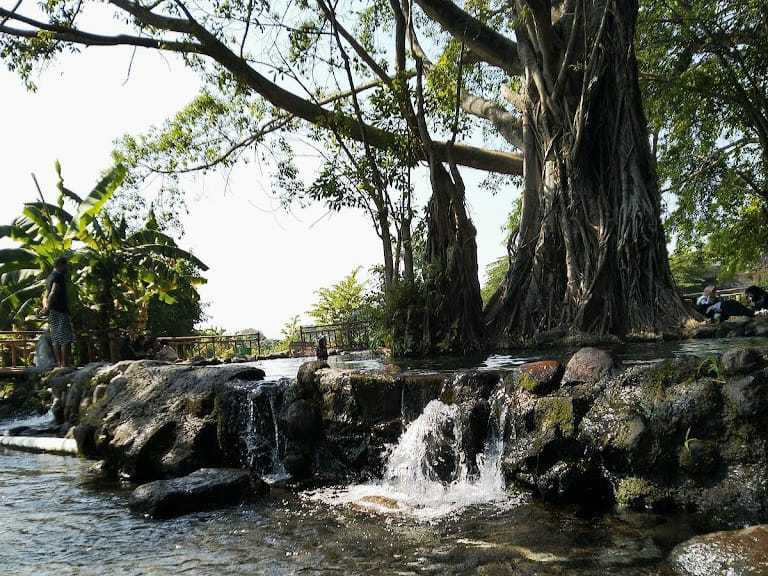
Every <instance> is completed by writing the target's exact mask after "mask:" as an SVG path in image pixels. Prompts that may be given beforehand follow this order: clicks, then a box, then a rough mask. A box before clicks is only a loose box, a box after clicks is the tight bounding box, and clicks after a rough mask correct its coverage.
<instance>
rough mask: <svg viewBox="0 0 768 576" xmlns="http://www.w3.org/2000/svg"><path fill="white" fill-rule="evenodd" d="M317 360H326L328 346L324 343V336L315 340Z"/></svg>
mask: <svg viewBox="0 0 768 576" xmlns="http://www.w3.org/2000/svg"><path fill="white" fill-rule="evenodd" d="M315 353H316V355H317V359H318V360H328V346H327V345H326V340H325V336H323V337H322V338H320V340H318V341H317V349H316V350H315Z"/></svg>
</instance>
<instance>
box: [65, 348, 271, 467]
mask: <svg viewBox="0 0 768 576" xmlns="http://www.w3.org/2000/svg"><path fill="white" fill-rule="evenodd" d="M263 374H264V373H263V371H261V370H259V369H257V368H251V367H242V366H229V367H224V366H220V367H193V366H185V365H180V364H179V365H170V364H164V363H160V362H153V361H146V360H142V361H136V362H121V363H118V364H116V365H114V366H111V367H108V368H105V369H103V371H102V372H99V373H98V374H97V375H96V376H94V380H97V381H104V382H109V384H108V385H107V390H106V394H105V396H104V399H103V400H102V401H101V402H99V403H97V404H94V405H93V406H92V407H91V408H90V409H89V410H88V413H87V414H86V415H84V417H81V419H80V423H79V424H78V426H77V427H76V429H75V431H74V436H75V439H76V440H77V443H78V448H79V450H80V451H81V452H82V453H83V454H84V455H85V456H88V457H90V458H93V459H98V460H105V461H107V465H108V467H109V468H110V470H111V472H112V473H113V474H116V475H119V476H121V477H124V478H127V479H130V480H133V481H149V480H154V479H157V478H162V477H167V476H178V475H182V474H187V473H189V472H191V471H192V470H196V469H198V468H202V467H216V466H219V465H221V464H222V463H223V462H224V461H225V450H224V449H223V447H222V444H221V442H220V440H219V434H218V428H219V421H220V420H221V419H224V418H226V414H225V413H223V412H218V411H217V410H210V407H211V398H212V397H214V398H215V397H218V396H219V395H221V394H223V393H224V392H225V391H226V390H228V389H229V386H228V383H229V382H231V381H233V380H237V381H243V382H247V381H254V380H259V379H261V378H263ZM215 403H216V402H215V400H214V405H215Z"/></svg>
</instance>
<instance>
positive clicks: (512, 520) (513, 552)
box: [0, 339, 765, 576]
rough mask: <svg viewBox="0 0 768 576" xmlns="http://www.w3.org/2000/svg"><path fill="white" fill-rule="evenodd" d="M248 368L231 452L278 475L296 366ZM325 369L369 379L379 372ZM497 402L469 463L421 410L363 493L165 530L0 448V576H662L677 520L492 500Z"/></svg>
mask: <svg viewBox="0 0 768 576" xmlns="http://www.w3.org/2000/svg"><path fill="white" fill-rule="evenodd" d="M745 343H746V342H745V341H744V340H743V339H742V340H739V341H738V344H739V345H743V344H745ZM718 344H719V345H720V346H719V347H713V346H707V344H706V343H702V344H699V343H696V342H694V343H691V344H690V345H686V346H688V349H685V346H682V347H681V346H680V345H669V346H668V347H667V348H664V353H663V354H661V353H660V350H661V349H662V345H658V346H656V347H655V348H654V347H649V348H638V349H636V350H635V354H634V356H626V357H625V361H630V362H631V361H638V360H643V359H649V358H658V357H661V356H664V355H675V354H679V353H692V352H693V353H699V354H702V355H707V354H709V353H713V352H718V351H721V350H722V346H723V345H724V344H725V343H724V342H723V341H718ZM761 344H762V345H765V340H763V341H762V342H761ZM665 346H666V345H665ZM546 356H547V357H552V355H551V354H547V355H546ZM535 357H536V356H530V357H526V356H525V355H522V354H521V355H519V356H515V355H509V356H493V357H490V358H486V359H484V360H482V363H480V362H475V364H474V366H475V367H478V366H479V367H481V368H486V369H493V368H506V367H510V366H514V365H518V364H520V363H522V362H523V361H525V360H528V359H530V358H535ZM350 363H353V364H350ZM261 364H262V365H263V366H264V367H265V368H268V370H267V372H268V377H270V378H273V379H274V380H275V381H276V382H272V383H262V384H253V383H248V384H246V383H243V385H242V387H241V390H240V393H241V394H242V398H247V399H248V400H247V401H245V402H243V403H242V409H243V410H244V419H245V420H247V421H250V422H251V423H253V422H256V421H259V422H261V423H262V424H263V425H262V426H260V427H257V426H254V425H253V424H252V426H251V428H248V427H247V426H246V429H245V430H243V431H241V432H244V434H243V436H244V443H245V451H244V454H245V458H246V460H247V459H248V458H263V462H262V463H261V467H262V468H263V469H264V470H265V471H269V472H271V473H273V474H277V475H279V474H280V472H281V471H280V469H279V467H276V463H279V460H280V450H281V440H280V430H279V426H278V421H277V419H276V417H275V414H277V413H278V411H279V403H280V402H281V401H282V396H281V395H280V394H279V393H278V392H279V390H280V387H281V386H282V385H281V384H280V382H279V378H280V377H291V376H293V375H295V371H296V369H297V368H298V366H299V365H300V364H301V361H300V360H296V361H293V360H289V361H277V362H276V363H275V364H274V365H271V366H270V365H269V364H267V363H261ZM337 365H338V366H340V367H351V366H354V367H355V368H358V369H369V370H374V369H377V368H380V367H381V366H382V363H381V361H380V360H378V359H376V358H369V359H363V360H360V359H355V360H348V361H347V362H346V363H345V362H340V363H338V364H337ZM402 367H403V368H405V369H407V370H414V371H423V370H434V369H440V370H442V369H450V368H455V367H457V366H456V365H455V363H452V362H451V361H450V360H449V361H445V362H442V363H441V364H440V365H434V363H433V364H432V365H430V366H426V365H419V363H412V364H408V365H405V366H402ZM500 394H503V391H502V390H501V389H500V390H498V391H496V392H495V393H494V396H492V398H491V400H492V404H493V405H494V406H495V408H494V409H492V410H491V411H490V413H491V415H490V417H489V418H488V430H487V434H486V437H485V442H484V444H483V448H482V450H481V451H480V452H479V453H477V454H474V455H470V456H468V455H467V452H466V450H464V449H462V446H463V444H464V443H463V442H462V434H463V433H464V429H465V428H464V427H463V425H462V422H463V420H462V418H464V415H463V414H462V413H461V412H460V408H459V407H458V406H455V405H451V406H448V405H445V404H442V403H441V402H439V401H433V402H431V403H430V404H428V405H427V407H426V409H425V410H424V412H423V414H422V415H421V416H419V417H418V418H416V419H415V420H413V421H412V422H411V423H410V424H409V425H408V427H407V428H406V429H405V431H404V433H403V435H402V436H401V438H400V440H399V442H398V443H397V444H395V445H393V446H392V447H391V449H390V452H389V455H388V459H387V463H386V467H385V474H384V476H383V478H382V479H381V480H380V481H378V482H371V483H366V484H360V485H352V486H342V487H336V488H332V489H331V488H329V489H323V490H317V491H306V492H300V491H299V492H297V491H293V490H286V489H283V488H280V487H279V485H275V486H274V487H273V490H272V492H271V493H270V494H269V495H268V496H266V497H261V498H254V499H253V500H251V501H247V502H245V503H243V504H241V505H238V506H233V507H230V508H226V509H223V510H217V511H209V512H202V513H196V514H192V515H189V516H186V517H182V518H178V519H173V520H167V521H151V520H146V519H144V518H140V517H136V516H132V515H131V514H130V513H129V512H128V508H127V500H128V497H129V495H130V490H131V489H132V488H133V487H132V486H128V485H123V484H118V483H112V484H105V483H103V482H102V481H98V480H97V476H96V475H95V474H94V473H92V472H90V470H89V468H90V466H91V463H90V462H87V461H84V460H80V459H77V458H69V457H59V456H47V455H33V454H27V453H21V452H14V451H10V450H5V449H0V522H1V524H0V576H5V575H8V576H10V575H15V576H26V575H29V576H32V575H35V576H38V575H57V576H67V575H79V576H90V575H93V576H103V575H104V574H110V575H117V574H120V575H145V574H162V575H181V574H195V575H199V576H214V575H229V574H243V575H244V574H259V575H261V574H264V575H292V574H301V575H304V574H307V575H326V574H345V575H346V574H350V575H368V574H370V575H393V576H394V575H421V574H435V575H437V574H440V575H443V574H448V575H454V574H455V575H460V574H461V575H464V574H477V575H484V574H488V575H500V576H503V575H506V574H510V575H511V574H515V575H531V576H533V575H537V576H555V575H563V574H568V575H572V576H592V575H595V576H596V575H603V574H614V575H618V576H630V575H632V576H644V575H649V576H650V575H660V574H664V567H663V558H664V557H665V556H666V554H667V552H668V551H669V549H670V548H671V547H672V546H674V545H675V544H676V543H678V542H680V541H681V540H683V539H685V538H687V537H689V536H690V535H692V533H693V530H692V528H691V527H690V526H689V524H688V522H687V520H686V519H685V518H684V517H669V516H665V517H661V516H656V515H652V514H607V515H600V516H594V517H582V516H580V515H579V514H578V513H577V512H576V511H575V510H570V509H567V508H562V507H560V508H556V507H552V506H548V505H545V504H542V503H540V502H537V501H535V500H533V499H531V498H529V497H527V496H524V495H523V494H521V493H517V492H515V491H513V490H508V489H506V488H505V486H504V481H503V478H502V474H501V468H500V455H501V454H502V453H503V445H502V434H500V433H499V430H503V429H504V422H505V418H506V413H505V411H504V406H505V403H504V402H503V398H502V397H500V396H499V395H500ZM37 423H42V422H40V421H39V420H36V421H35V422H33V424H37ZM14 424H16V425H18V424H19V422H14ZM8 427H9V423H7V422H6V423H2V425H0V428H8ZM446 439H448V440H447V441H446ZM265 454H266V456H265ZM244 463H250V462H244Z"/></svg>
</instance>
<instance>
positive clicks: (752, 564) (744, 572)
mask: <svg viewBox="0 0 768 576" xmlns="http://www.w3.org/2000/svg"><path fill="white" fill-rule="evenodd" d="M668 563H669V565H670V567H671V569H672V571H673V572H674V574H676V575H678V576H716V575H720V574H722V575H727V576H764V575H765V574H768V526H766V525H759V526H751V527H749V528H745V529H743V530H736V531H732V532H715V533H712V534H705V535H704V536H696V537H694V538H691V539H690V540H686V541H685V542H683V543H681V544H678V545H677V546H676V547H675V548H674V549H673V550H672V552H671V554H670V555H669V559H668Z"/></svg>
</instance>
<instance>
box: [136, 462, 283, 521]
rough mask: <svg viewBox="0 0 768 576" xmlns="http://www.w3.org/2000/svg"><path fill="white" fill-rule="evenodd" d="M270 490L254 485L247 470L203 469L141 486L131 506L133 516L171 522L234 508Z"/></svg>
mask: <svg viewBox="0 0 768 576" xmlns="http://www.w3.org/2000/svg"><path fill="white" fill-rule="evenodd" d="M268 489H269V488H268V486H267V485H266V484H265V483H264V482H262V481H261V480H257V481H253V480H252V479H251V476H250V474H249V473H248V472H247V471H245V470H238V469H234V468H202V469H200V470H196V471H195V472H192V473H191V474H189V475H188V476H182V477H180V478H174V479H173V480H156V481H154V482H150V483H148V484H142V485H141V486H139V487H138V488H136V489H135V490H134V491H133V494H131V497H130V499H129V500H128V506H129V508H130V509H131V511H132V512H134V513H137V514H143V515H145V516H149V517H151V518H171V517H174V516H180V515H182V514H189V513H190V512H196V511H198V510H206V509H209V508H215V507H219V506H227V505H229V504H235V503H237V502H239V501H241V500H243V499H244V498H246V497H247V496H249V495H251V494H253V493H255V492H263V491H265V490H268Z"/></svg>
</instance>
